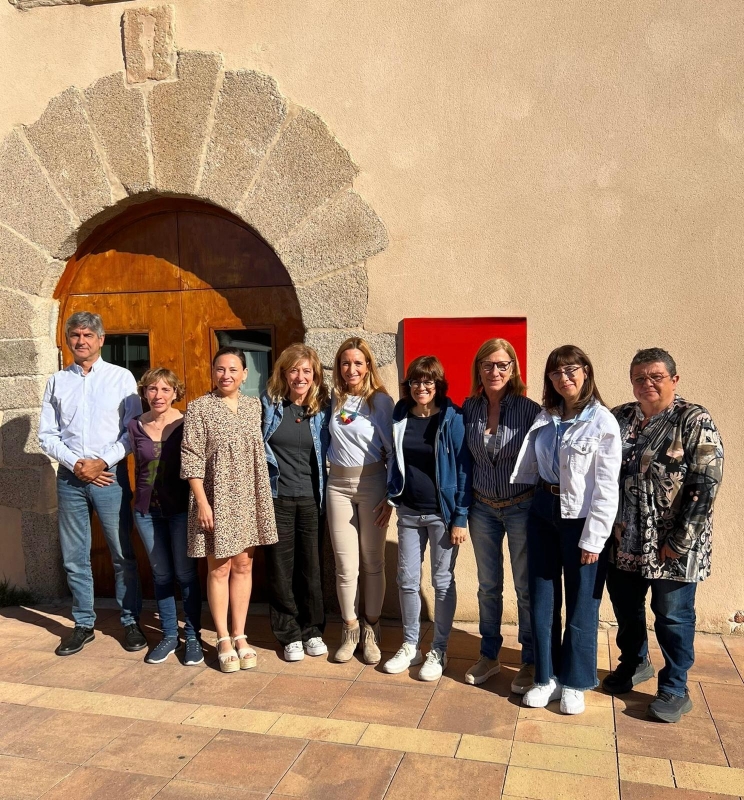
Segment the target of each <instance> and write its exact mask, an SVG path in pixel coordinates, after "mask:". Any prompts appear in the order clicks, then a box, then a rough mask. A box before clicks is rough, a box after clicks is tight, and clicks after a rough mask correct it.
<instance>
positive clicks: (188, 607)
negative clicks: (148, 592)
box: [134, 509, 202, 638]
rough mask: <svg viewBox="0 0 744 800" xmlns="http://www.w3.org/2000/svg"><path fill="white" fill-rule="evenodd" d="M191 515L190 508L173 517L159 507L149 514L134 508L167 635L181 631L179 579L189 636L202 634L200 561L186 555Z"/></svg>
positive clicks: (185, 627)
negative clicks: (187, 533) (176, 592)
mask: <svg viewBox="0 0 744 800" xmlns="http://www.w3.org/2000/svg"><path fill="white" fill-rule="evenodd" d="M188 516H189V515H188V512H186V511H184V512H183V513H181V514H173V516H170V517H167V516H165V515H164V514H163V513H162V512H161V511H159V510H157V509H150V513H149V514H142V513H141V512H139V511H135V512H134V522H135V525H136V526H137V531H138V532H139V536H140V539H141V540H142V544H143V545H144V546H145V550H147V557H148V558H149V559H150V567H151V568H152V579H153V583H154V584H155V600H156V601H157V604H158V614H159V616H160V625H161V626H162V628H163V636H177V635H178V615H177V612H176V594H175V589H176V587H175V581H178V584H179V586H180V587H181V599H182V600H183V611H184V614H185V616H186V620H185V623H184V633H185V634H186V637H187V638H189V637H192V636H196V637H198V636H199V634H200V632H201V609H202V597H201V584H200V583H199V572H198V566H197V565H198V563H199V562H198V561H197V559H195V558H189V557H188V556H187V555H186V529H187V526H188Z"/></svg>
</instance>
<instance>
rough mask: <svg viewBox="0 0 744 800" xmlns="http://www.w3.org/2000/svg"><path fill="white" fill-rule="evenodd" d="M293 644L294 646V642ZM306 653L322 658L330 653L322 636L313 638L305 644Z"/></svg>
mask: <svg viewBox="0 0 744 800" xmlns="http://www.w3.org/2000/svg"><path fill="white" fill-rule="evenodd" d="M292 644H294V642H292ZM305 652H306V653H307V654H308V655H309V656H322V655H325V654H326V653H327V652H328V648H327V647H326V643H325V642H324V641H323V640H322V639H321V638H320V636H313V638H312V639H308V640H307V641H306V642H305Z"/></svg>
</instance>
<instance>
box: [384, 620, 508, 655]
mask: <svg viewBox="0 0 744 800" xmlns="http://www.w3.org/2000/svg"><path fill="white" fill-rule="evenodd" d="M424 641H426V639H424ZM426 644H427V649H428V645H429V642H428V641H426ZM480 646H481V637H480V636H478V634H473V633H467V632H466V631H462V630H458V629H457V628H453V629H452V633H451V634H450V638H449V643H448V644H447V656H448V657H449V658H466V659H468V660H469V661H471V662H472V663H475V662H476V661H477V660H478V659H479V658H480ZM398 647H400V644H399V645H398ZM396 649H397V648H396ZM501 658H502V660H503V661H506V657H505V655H504V654H502V655H501Z"/></svg>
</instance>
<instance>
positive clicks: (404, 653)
mask: <svg viewBox="0 0 744 800" xmlns="http://www.w3.org/2000/svg"><path fill="white" fill-rule="evenodd" d="M409 648H410V649H409ZM411 650H414V648H413V645H410V644H407V643H405V642H404V643H403V644H402V645H401V647H400V649H399V650H398V652H397V653H396V654H395V655H394V656H393V658H394V659H395V658H411V656H412V653H411ZM414 652H415V650H414Z"/></svg>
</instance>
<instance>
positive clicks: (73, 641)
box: [54, 625, 96, 656]
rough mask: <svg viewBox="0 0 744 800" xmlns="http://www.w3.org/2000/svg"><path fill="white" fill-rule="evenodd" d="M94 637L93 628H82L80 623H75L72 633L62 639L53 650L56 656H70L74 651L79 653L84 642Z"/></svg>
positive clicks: (86, 642) (90, 640)
mask: <svg viewBox="0 0 744 800" xmlns="http://www.w3.org/2000/svg"><path fill="white" fill-rule="evenodd" d="M95 638H96V635H95V633H94V632H93V628H83V627H82V626H81V625H76V626H75V628H74V629H73V631H72V633H71V634H70V635H69V636H68V637H67V638H66V639H63V640H62V641H61V642H60V643H59V646H58V647H57V649H56V650H55V651H54V652H55V653H56V654H57V655H58V656H71V655H73V654H74V653H79V652H80V651H81V650H82V649H83V648H84V647H85V645H86V644H88V643H89V642H92V641H93V640H94V639H95Z"/></svg>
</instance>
